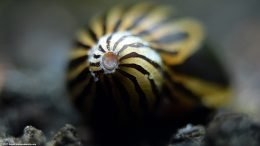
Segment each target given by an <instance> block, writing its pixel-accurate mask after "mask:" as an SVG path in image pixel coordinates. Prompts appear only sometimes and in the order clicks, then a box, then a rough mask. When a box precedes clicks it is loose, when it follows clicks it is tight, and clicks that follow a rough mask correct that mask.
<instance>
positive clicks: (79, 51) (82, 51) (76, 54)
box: [70, 48, 88, 60]
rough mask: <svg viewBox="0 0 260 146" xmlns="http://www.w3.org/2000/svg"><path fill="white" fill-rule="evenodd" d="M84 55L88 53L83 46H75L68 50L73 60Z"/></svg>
mask: <svg viewBox="0 0 260 146" xmlns="http://www.w3.org/2000/svg"><path fill="white" fill-rule="evenodd" d="M85 55H88V50H86V49H85V48H76V49H73V51H71V52H70V59H71V60H74V59H76V58H80V57H82V56H85Z"/></svg>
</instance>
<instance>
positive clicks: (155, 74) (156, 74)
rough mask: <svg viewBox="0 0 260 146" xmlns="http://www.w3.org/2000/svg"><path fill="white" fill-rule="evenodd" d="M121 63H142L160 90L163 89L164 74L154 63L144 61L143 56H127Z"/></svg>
mask: <svg viewBox="0 0 260 146" xmlns="http://www.w3.org/2000/svg"><path fill="white" fill-rule="evenodd" d="M120 64H136V65H140V66H141V67H142V68H143V69H145V70H146V71H148V72H149V73H150V76H149V78H151V79H153V80H154V82H155V84H156V86H157V88H158V90H160V89H161V86H162V80H163V78H162V74H161V72H160V71H159V70H158V69H156V68H154V66H153V65H151V64H150V63H149V62H147V61H144V60H143V59H141V58H138V57H131V58H127V59H124V60H122V61H121V62H120Z"/></svg>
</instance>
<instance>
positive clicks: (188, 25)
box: [150, 19, 204, 65]
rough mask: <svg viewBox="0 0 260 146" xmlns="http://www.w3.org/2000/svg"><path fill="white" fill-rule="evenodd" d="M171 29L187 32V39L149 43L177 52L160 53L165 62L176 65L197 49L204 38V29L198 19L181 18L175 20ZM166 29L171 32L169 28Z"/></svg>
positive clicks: (154, 46)
mask: <svg viewBox="0 0 260 146" xmlns="http://www.w3.org/2000/svg"><path fill="white" fill-rule="evenodd" d="M172 29H174V30H176V31H177V30H178V32H180V31H183V32H187V34H188V37H187V39H185V40H184V41H180V42H173V43H167V44H158V43H151V44H150V45H151V46H152V47H153V48H160V49H162V50H165V51H168V52H176V51H177V54H176V55H174V56H172V54H168V53H161V57H162V59H163V60H164V61H165V62H166V63H167V64H169V65H176V64H181V63H183V61H185V60H186V59H187V58H188V57H189V56H191V55H192V54H193V53H194V52H195V51H197V49H199V47H200V45H201V43H202V41H203V40H204V30H203V27H202V25H201V24H200V23H199V22H198V21H196V20H192V19H182V20H179V21H176V22H175V23H174V24H173V25H172ZM168 31H169V32H172V31H171V30H168ZM165 33H166V31H165ZM167 34H168V33H167ZM167 34H164V35H167ZM155 35H156V36H157V35H158V36H162V35H161V34H156V33H155V34H154V36H155Z"/></svg>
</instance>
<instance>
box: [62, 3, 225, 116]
mask: <svg viewBox="0 0 260 146" xmlns="http://www.w3.org/2000/svg"><path fill="white" fill-rule="evenodd" d="M204 40H205V35H204V29H203V26H202V25H201V24H200V23H199V22H198V21H196V20H194V19H192V18H181V17H178V16H176V14H174V13H173V15H172V14H171V12H170V9H169V8H168V7H164V6H156V5H153V4H147V3H145V4H138V5H134V6H130V7H123V6H118V7H115V8H113V9H111V10H109V11H108V12H107V13H105V14H104V15H101V16H99V17H95V18H94V19H93V20H92V21H91V23H90V25H89V26H88V27H85V28H83V29H81V30H80V31H79V33H78V37H77V40H76V43H75V46H74V48H73V49H72V51H71V55H70V63H69V69H68V75H67V80H68V89H69V93H70V96H71V99H72V101H73V102H74V103H75V105H76V106H77V107H78V108H79V109H80V110H81V111H82V112H83V113H86V115H87V116H90V117H92V118H95V117H100V116H105V117H106V118H104V119H109V118H112V119H117V118H119V117H120V118H122V117H140V116H142V115H146V114H148V115H149V114H150V113H155V112H156V111H158V110H160V109H159V108H160V105H161V103H162V102H163V100H164V99H165V98H168V99H170V102H172V104H171V105H172V106H176V107H184V109H185V110H187V111H188V110H191V109H192V108H193V107H195V106H197V105H202V106H205V107H207V108H216V107H219V106H221V105H222V104H225V103H226V102H227V100H228V99H229V97H228V95H229V87H228V83H227V81H226V79H225V77H223V72H222V71H221V70H218V68H217V67H216V68H214V66H213V67H212V66H210V68H214V71H211V70H210V69H209V68H207V66H206V67H205V66H204V64H208V63H209V62H210V61H208V60H205V59H204V60H203V59H202V58H203V57H202V58H200V57H198V55H196V54H197V53H198V52H200V49H201V48H204V47H205V45H204V44H205V43H204ZM201 59H202V60H201ZM207 69H209V70H207ZM198 72H199V73H198ZM207 72H209V73H207ZM211 74H217V75H216V76H215V75H214V77H211ZM218 76H220V77H218Z"/></svg>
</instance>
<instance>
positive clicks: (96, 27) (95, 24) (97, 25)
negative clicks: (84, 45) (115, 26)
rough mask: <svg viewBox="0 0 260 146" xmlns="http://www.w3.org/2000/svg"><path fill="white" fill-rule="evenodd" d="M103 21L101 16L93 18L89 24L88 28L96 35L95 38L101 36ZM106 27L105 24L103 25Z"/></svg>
mask: <svg viewBox="0 0 260 146" xmlns="http://www.w3.org/2000/svg"><path fill="white" fill-rule="evenodd" d="M103 23H104V22H103V20H102V17H101V16H96V17H93V19H92V20H91V23H90V28H92V30H93V32H94V33H95V34H96V36H97V38H100V37H102V36H103V26H102V25H103ZM104 25H106V24H104Z"/></svg>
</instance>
